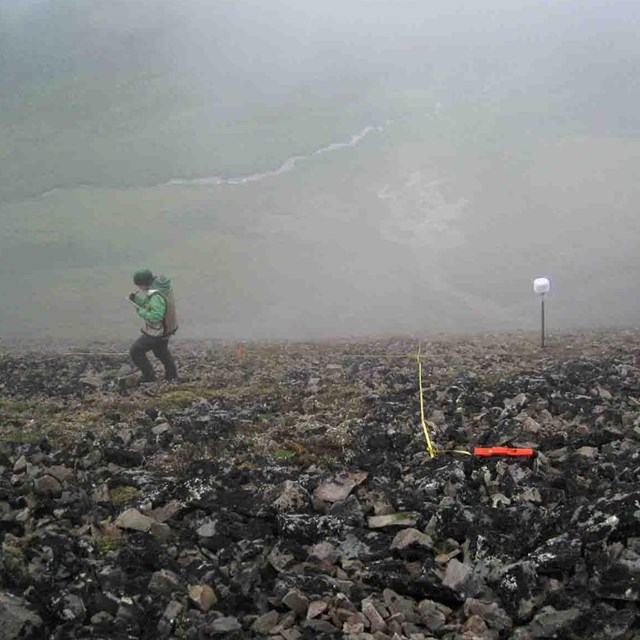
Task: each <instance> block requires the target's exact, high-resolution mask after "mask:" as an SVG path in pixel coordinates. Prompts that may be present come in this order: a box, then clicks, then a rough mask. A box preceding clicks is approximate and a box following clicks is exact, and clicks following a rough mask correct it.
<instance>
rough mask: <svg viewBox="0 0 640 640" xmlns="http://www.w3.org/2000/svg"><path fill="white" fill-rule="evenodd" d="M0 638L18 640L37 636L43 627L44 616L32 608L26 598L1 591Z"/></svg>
mask: <svg viewBox="0 0 640 640" xmlns="http://www.w3.org/2000/svg"><path fill="white" fill-rule="evenodd" d="M0 620H1V621H2V622H1V623H0V625H1V626H0V638H2V640H18V639H19V638H32V637H37V636H36V634H37V633H39V632H38V631H37V630H38V629H40V628H41V627H42V624H43V622H42V618H40V616H39V615H38V614H37V613H36V612H35V611H33V610H32V609H31V607H30V606H29V605H28V604H27V602H26V601H25V600H23V599H22V598H18V597H16V596H13V595H11V594H9V593H2V592H0Z"/></svg>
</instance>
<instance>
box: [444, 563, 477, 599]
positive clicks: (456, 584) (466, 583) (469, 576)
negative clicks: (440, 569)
mask: <svg viewBox="0 0 640 640" xmlns="http://www.w3.org/2000/svg"><path fill="white" fill-rule="evenodd" d="M442 584H443V585H445V586H446V587H449V588H450V589H451V590H453V591H455V592H456V593H459V594H460V595H461V596H462V597H463V598H468V597H473V596H475V595H476V594H478V593H479V591H480V590H481V589H482V586H483V580H482V578H481V577H480V576H479V575H478V574H476V573H474V571H473V569H472V568H471V567H470V566H469V565H466V564H463V563H462V562H460V561H459V560H457V559H456V558H453V559H452V560H450V561H449V563H448V564H447V569H446V572H445V576H444V578H443V580H442Z"/></svg>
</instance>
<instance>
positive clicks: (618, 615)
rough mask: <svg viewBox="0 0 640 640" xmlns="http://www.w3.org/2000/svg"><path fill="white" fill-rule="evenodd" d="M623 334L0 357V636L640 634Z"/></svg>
mask: <svg viewBox="0 0 640 640" xmlns="http://www.w3.org/2000/svg"><path fill="white" fill-rule="evenodd" d="M638 344H640V335H638V334H636V333H634V332H618V333H604V334H576V335H567V336H558V337H556V338H554V339H553V340H550V344H549V347H548V348H547V349H545V350H544V351H541V350H540V349H539V348H538V347H537V345H536V342H535V339H534V338H531V337H528V336H526V335H524V334H523V335H517V336H476V337H469V338H456V339H452V338H446V337H442V338H441V339H433V340H430V341H426V342H425V343H424V344H423V346H422V352H423V353H424V354H425V355H424V359H425V385H424V399H425V406H426V420H427V427H428V429H429V433H430V436H431V438H432V440H433V442H434V443H435V444H436V447H437V448H439V449H446V450H449V451H455V450H463V451H470V450H471V449H472V448H473V447H474V446H508V447H532V448H533V449H534V450H535V452H536V455H535V456H534V457H533V458H509V457H489V458H480V457H473V456H467V455H463V454H461V453H444V454H441V455H438V456H436V457H435V458H432V457H431V456H430V455H429V453H428V452H427V451H426V450H425V449H426V443H425V438H424V434H423V430H422V426H421V422H420V405H419V397H418V381H417V375H416V363H415V359H413V360H412V359H411V358H384V357H379V358H366V357H363V356H362V355H361V354H362V353H370V354H372V355H374V354H376V355H380V356H381V355H384V354H385V353H394V354H397V353H409V354H410V353H412V352H414V351H415V344H413V343H411V341H409V340H401V339H397V340H384V341H383V340H380V341H358V342H353V343H350V342H341V343H317V344H286V343H283V344H246V345H243V349H242V355H241V356H240V357H239V356H238V352H237V351H236V348H235V345H224V344H220V343H213V342H212V343H210V344H205V343H198V344H188V343H184V344H181V345H179V346H178V347H177V349H176V354H177V359H178V361H179V364H180V368H181V373H183V375H184V378H185V381H184V382H183V383H182V384H180V385H165V384H162V383H158V384H157V385H152V386H149V387H144V388H140V387H137V386H135V384H133V385H131V384H128V383H127V384H126V385H125V384H122V383H121V382H120V381H121V379H122V378H123V377H126V376H130V375H131V371H130V370H129V369H128V365H127V359H126V357H125V356H118V354H117V353H114V355H113V356H112V357H111V356H107V355H96V356H92V355H76V354H73V353H71V355H69V354H62V353H60V354H55V353H53V354H51V353H43V352H30V353H24V352H17V351H16V352H9V351H7V352H6V353H4V354H2V355H1V356H0V545H1V546H0V620H1V621H2V624H1V628H0V637H2V638H3V639H4V638H7V639H8V640H13V639H18V638H21V639H34V640H35V639H40V638H53V639H60V640H62V639H67V638H75V639H89V638H97V639H105V640H106V639H107V638H108V639H120V638H122V639H125V638H127V639H128V638H154V639H155V638H166V639H172V638H175V639H176V640H177V639H194V640H196V639H198V640H199V639H201V638H228V639H236V638H237V639H239V638H256V639H257V638H273V639H274V640H299V639H311V638H314V639H316V638H319V639H322V638H353V639H362V640H405V639H406V640H409V639H411V640H421V639H429V638H442V639H447V640H468V639H471V638H474V639H475V638H478V639H487V640H489V639H497V640H500V639H507V638H514V639H518V638H519V639H522V640H525V639H527V640H528V639H530V638H575V639H578V638H587V637H589V638H596V639H602V640H605V639H607V640H608V639H610V638H614V639H620V640H630V639H632V638H637V637H640V617H639V616H638V600H639V599H640V489H639V487H640V484H639V480H640V478H639V476H640V450H639V447H638V443H639V441H640V369H639V368H638V367H636V358H635V349H636V345H638Z"/></svg>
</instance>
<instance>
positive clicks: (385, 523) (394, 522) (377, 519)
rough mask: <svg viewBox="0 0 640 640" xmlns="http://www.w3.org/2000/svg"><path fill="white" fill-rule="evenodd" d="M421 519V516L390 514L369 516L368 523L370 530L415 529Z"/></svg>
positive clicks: (414, 514)
mask: <svg viewBox="0 0 640 640" xmlns="http://www.w3.org/2000/svg"><path fill="white" fill-rule="evenodd" d="M419 519H420V514H418V513H414V512H408V513H390V514H389V515H386V516H369V518H368V519H367V523H368V526H369V528H370V529H382V528H384V527H415V526H416V525H417V524H418V520H419Z"/></svg>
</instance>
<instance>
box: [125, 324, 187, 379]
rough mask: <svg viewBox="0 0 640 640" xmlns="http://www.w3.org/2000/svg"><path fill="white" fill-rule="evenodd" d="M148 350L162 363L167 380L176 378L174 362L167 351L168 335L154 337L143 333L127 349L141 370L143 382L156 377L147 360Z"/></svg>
mask: <svg viewBox="0 0 640 640" xmlns="http://www.w3.org/2000/svg"><path fill="white" fill-rule="evenodd" d="M148 351H153V355H154V356H155V357H156V358H158V360H160V362H162V364H163V365H164V373H165V377H166V379H167V380H175V379H177V377H178V371H177V370H176V363H175V361H174V359H173V356H172V355H171V352H170V351H169V337H166V338H161V337H154V336H148V335H147V334H146V333H143V334H142V335H141V336H140V337H139V338H138V339H137V340H136V341H135V342H134V343H133V344H132V345H131V349H130V350H129V353H130V354H131V359H132V360H133V364H135V365H136V367H138V368H139V369H140V370H141V371H142V381H143V382H152V381H153V380H155V379H156V374H155V371H154V370H153V366H152V364H151V363H150V362H149V358H147V352H148Z"/></svg>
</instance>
